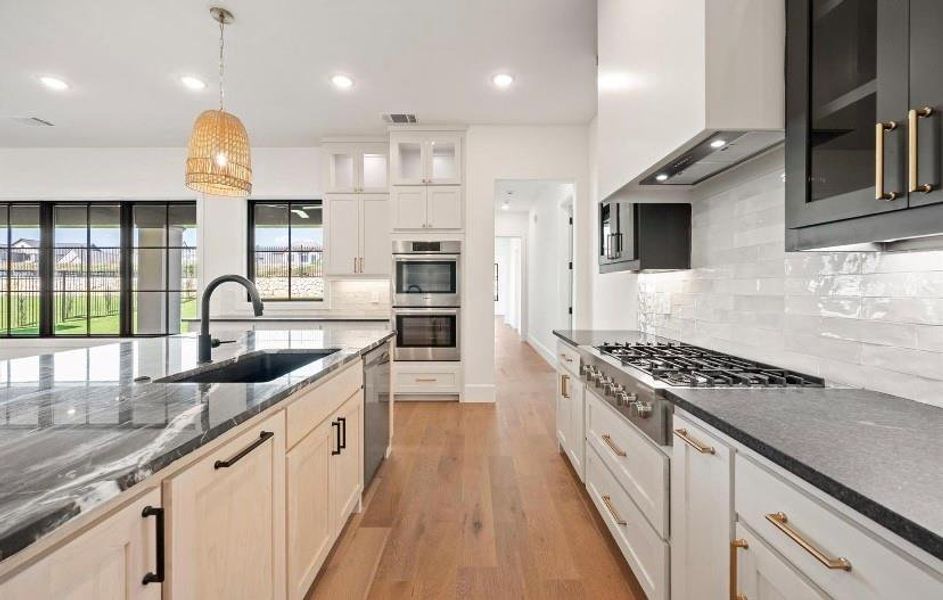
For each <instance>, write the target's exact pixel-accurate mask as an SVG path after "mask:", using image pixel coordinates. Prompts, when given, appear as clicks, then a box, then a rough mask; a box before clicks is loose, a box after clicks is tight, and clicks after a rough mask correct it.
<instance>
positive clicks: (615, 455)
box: [584, 388, 668, 539]
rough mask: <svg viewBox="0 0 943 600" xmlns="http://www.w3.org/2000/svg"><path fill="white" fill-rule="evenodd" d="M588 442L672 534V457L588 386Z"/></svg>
mask: <svg viewBox="0 0 943 600" xmlns="http://www.w3.org/2000/svg"><path fill="white" fill-rule="evenodd" d="M584 396H585V407H586V443H587V446H593V447H595V448H596V450H597V451H598V452H599V456H600V457H602V459H603V461H605V463H606V465H608V467H609V469H610V470H611V471H612V472H613V473H614V474H615V476H616V479H618V481H619V483H620V484H621V485H622V487H624V488H625V489H626V491H627V492H628V493H629V495H630V496H631V497H632V500H634V501H635V503H636V504H637V505H638V507H639V509H640V510H641V511H642V513H644V514H645V518H647V519H648V521H649V523H651V525H652V527H654V528H655V531H657V532H658V535H660V536H662V537H663V538H666V539H667V537H668V456H667V455H666V454H664V453H663V452H662V451H661V450H659V449H658V448H657V447H655V445H654V444H653V443H652V442H650V441H649V440H648V438H647V437H645V434H643V433H642V432H640V431H638V430H637V429H635V427H634V426H632V425H631V424H629V423H628V422H627V421H626V420H625V417H623V416H622V415H620V414H619V413H617V412H616V411H615V410H614V409H612V408H610V407H609V406H608V405H607V404H606V403H605V402H604V401H602V400H600V399H599V398H598V397H597V396H596V394H595V393H594V392H592V391H590V390H589V388H586V391H585V393H584Z"/></svg>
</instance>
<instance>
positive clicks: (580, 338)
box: [553, 329, 674, 346]
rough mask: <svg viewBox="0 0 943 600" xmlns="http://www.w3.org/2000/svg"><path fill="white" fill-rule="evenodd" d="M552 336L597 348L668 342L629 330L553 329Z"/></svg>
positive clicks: (577, 344) (573, 344) (648, 334)
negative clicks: (609, 343) (623, 344)
mask: <svg viewBox="0 0 943 600" xmlns="http://www.w3.org/2000/svg"><path fill="white" fill-rule="evenodd" d="M553 335H555V336H557V337H558V338H560V339H561V340H563V341H564V342H566V343H568V344H570V345H572V346H599V345H602V344H604V343H606V342H613V343H632V342H670V341H674V340H669V339H668V338H663V337H661V336H658V335H652V334H650V333H644V332H641V331H633V330H631V329H609V330H605V329H602V330H598V331H595V330H592V329H554V330H553Z"/></svg>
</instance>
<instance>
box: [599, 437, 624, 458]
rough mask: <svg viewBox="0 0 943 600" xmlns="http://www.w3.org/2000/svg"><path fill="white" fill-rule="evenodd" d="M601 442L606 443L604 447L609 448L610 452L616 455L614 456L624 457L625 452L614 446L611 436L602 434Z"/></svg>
mask: <svg viewBox="0 0 943 600" xmlns="http://www.w3.org/2000/svg"><path fill="white" fill-rule="evenodd" d="M602 441H604V442H606V445H607V446H609V449H610V450H612V451H613V452H615V453H616V456H625V450H623V449H622V448H620V447H618V446H616V445H615V443H613V441H612V436H610V435H609V434H608V433H604V434H602Z"/></svg>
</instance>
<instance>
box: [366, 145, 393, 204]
mask: <svg viewBox="0 0 943 600" xmlns="http://www.w3.org/2000/svg"><path fill="white" fill-rule="evenodd" d="M359 159H360V188H361V189H360V191H361V192H373V193H381V194H383V193H386V192H387V191H389V160H388V157H387V153H386V151H385V150H378V149H366V150H364V151H363V152H362V153H360V155H359Z"/></svg>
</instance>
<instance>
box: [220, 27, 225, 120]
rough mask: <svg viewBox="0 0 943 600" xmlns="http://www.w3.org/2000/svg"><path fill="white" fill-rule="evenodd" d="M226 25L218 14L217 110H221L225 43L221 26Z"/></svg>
mask: <svg viewBox="0 0 943 600" xmlns="http://www.w3.org/2000/svg"><path fill="white" fill-rule="evenodd" d="M225 26H226V19H225V18H224V17H222V16H220V19H219V111H220V112H223V95H224V94H223V48H224V45H225V36H224V35H223V28H224V27H225Z"/></svg>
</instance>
